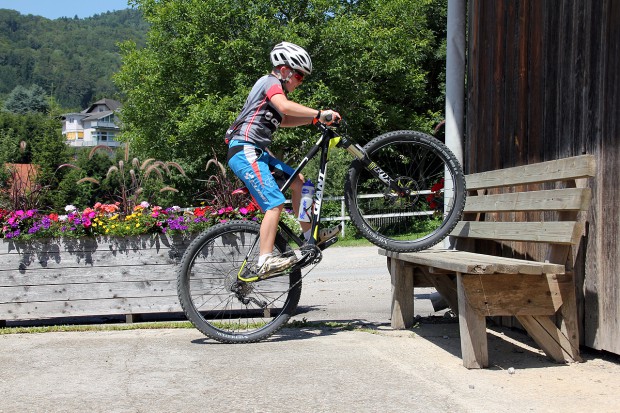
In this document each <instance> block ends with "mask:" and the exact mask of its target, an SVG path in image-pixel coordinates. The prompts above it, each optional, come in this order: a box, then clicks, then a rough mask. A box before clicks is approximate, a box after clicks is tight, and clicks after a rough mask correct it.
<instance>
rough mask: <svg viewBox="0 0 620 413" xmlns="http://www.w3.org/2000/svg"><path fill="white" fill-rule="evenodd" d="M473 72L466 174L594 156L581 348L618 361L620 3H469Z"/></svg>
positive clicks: (582, 252)
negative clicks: (612, 355)
mask: <svg viewBox="0 0 620 413" xmlns="http://www.w3.org/2000/svg"><path fill="white" fill-rule="evenodd" d="M467 70H468V73H467V115H466V124H467V126H466V142H465V148H464V154H465V155H464V158H465V159H464V164H465V170H466V173H473V172H481V171H486V170H492V169H497V168H504V167H509V166H516V165H524V164H529V163H533V162H539V161H544V160H551V159H559V158H564V157H568V156H574V155H580V154H584V153H589V154H593V155H595V156H596V158H597V165H598V172H597V177H596V178H595V179H591V180H589V182H584V183H583V184H584V185H588V186H590V187H592V189H593V202H592V206H591V208H590V211H589V213H588V216H587V222H588V230H587V236H586V238H584V242H583V244H582V247H581V248H580V249H578V250H575V254H576V256H577V257H576V268H575V275H576V278H577V280H578V295H579V296H578V299H579V303H580V312H581V321H582V323H583V324H582V329H583V332H582V341H583V343H584V344H585V345H587V346H589V347H592V348H595V349H602V350H607V351H611V352H614V353H617V354H620V235H619V234H620V212H618V211H619V209H618V205H620V189H619V188H620V185H619V184H618V183H619V182H620V76H619V75H618V73H620V0H584V1H573V0H497V1H485V0H470V1H469V4H468V69H467ZM517 249H518V247H517ZM521 253H528V254H532V255H536V252H532V251H527V252H524V251H521Z"/></svg>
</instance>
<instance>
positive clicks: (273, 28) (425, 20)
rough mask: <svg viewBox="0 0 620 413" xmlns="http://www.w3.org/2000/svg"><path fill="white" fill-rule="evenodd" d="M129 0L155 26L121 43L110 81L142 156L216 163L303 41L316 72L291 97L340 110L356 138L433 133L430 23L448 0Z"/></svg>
mask: <svg viewBox="0 0 620 413" xmlns="http://www.w3.org/2000/svg"><path fill="white" fill-rule="evenodd" d="M133 3H135V4H136V5H137V7H138V9H139V10H140V11H141V12H142V14H143V16H144V17H145V19H146V20H147V21H148V22H149V23H150V30H149V33H148V38H147V46H146V47H145V48H138V47H137V46H136V45H135V44H133V43H131V42H126V43H124V44H123V45H122V47H121V50H122V56H123V66H122V67H121V70H120V72H119V73H117V75H116V76H115V81H116V83H117V84H118V86H119V87H120V89H121V90H122V91H123V92H124V94H125V96H126V98H125V100H124V105H123V111H122V114H121V116H122V120H123V123H124V132H123V135H122V139H124V140H126V141H127V142H131V145H132V148H133V149H134V150H135V151H136V153H138V154H139V155H140V156H141V157H156V158H158V159H170V160H179V161H181V160H182V161H183V163H184V166H185V164H189V165H188V166H187V167H186V171H192V170H195V171H199V170H201V169H204V168H201V167H200V166H199V165H205V164H206V162H207V161H208V159H209V157H210V156H211V154H212V151H213V150H215V152H216V153H217V155H218V156H219V157H220V158H223V157H224V153H225V151H226V147H225V145H224V143H223V135H224V132H225V131H226V129H227V128H228V127H229V125H230V124H231V122H232V121H233V120H234V118H235V116H236V115H237V113H238V111H239V109H240V108H241V106H242V105H243V101H244V100H245V98H246V96H247V93H248V91H249V89H250V88H251V86H252V85H253V83H254V82H255V81H256V79H257V78H258V77H260V76H261V75H263V74H265V73H267V72H268V71H269V70H270V69H271V67H270V63H269V59H268V56H269V51H270V50H271V48H272V47H273V46H274V45H275V44H276V43H278V42H280V41H282V40H287V41H291V42H294V43H297V44H299V45H301V46H303V47H305V48H306V49H307V50H308V51H309V52H310V54H311V56H312V58H313V62H314V67H315V71H314V73H313V74H312V76H309V77H308V78H307V79H306V81H305V83H304V87H302V88H300V89H298V90H297V91H295V93H294V95H292V96H291V97H292V98H293V99H295V100H296V101H299V102H301V103H304V104H306V105H309V106H312V107H335V108H337V109H339V110H340V111H341V113H342V114H343V115H344V116H345V117H347V118H348V119H349V124H350V131H351V133H352V135H353V136H355V137H356V138H359V140H361V141H362V142H363V141H366V140H369V139H371V138H372V137H374V136H376V135H377V134H378V133H381V132H384V131H387V130H393V129H423V130H426V131H430V130H431V128H432V124H433V123H435V122H436V121H437V120H438V119H439V117H440V113H441V111H442V110H443V104H442V103H441V102H440V101H442V99H441V98H440V96H441V94H442V91H440V90H439V87H438V85H437V84H436V83H434V84H432V83H433V82H437V81H438V80H437V79H440V77H439V78H438V77H437V76H436V75H433V76H429V70H431V69H435V68H436V65H432V64H431V63H435V62H436V61H437V60H438V59H443V57H442V56H441V49H440V46H441V40H440V39H439V37H438V36H443V34H442V33H438V30H437V29H436V27H437V24H436V23H437V22H438V21H441V19H443V21H444V22H445V18H444V17H445V1H442V2H440V6H437V5H436V3H435V2H433V1H431V0H368V1H347V0H304V1H298V0H283V1H279V2H272V1H269V0H257V1H252V2H247V1H245V0H184V1H167V2H158V1H154V0H135V1H134V2H133ZM437 10H440V12H439V13H438V12H437ZM442 13H443V16H442V15H441V14H442ZM437 14H440V15H437ZM430 19H432V23H433V24H429V20H430ZM444 24H445V23H444ZM433 28H434V29H433ZM425 65H426V67H425ZM314 133H315V131H314V130H313V129H312V128H296V129H295V130H284V129H282V130H280V131H279V132H278V134H277V137H276V139H275V142H274V150H275V151H277V152H278V154H279V155H280V156H282V157H283V158H284V159H287V158H296V157H297V156H298V154H299V153H300V152H301V151H303V150H305V146H307V143H308V142H312V139H310V137H311V136H314V135H313V134H314ZM194 177H195V176H194Z"/></svg>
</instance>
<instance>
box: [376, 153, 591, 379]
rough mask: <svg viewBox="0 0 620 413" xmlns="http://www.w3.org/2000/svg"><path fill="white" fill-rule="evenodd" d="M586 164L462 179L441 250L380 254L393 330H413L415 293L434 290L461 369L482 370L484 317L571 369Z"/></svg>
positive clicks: (560, 163)
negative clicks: (502, 321) (453, 321)
mask: <svg viewBox="0 0 620 413" xmlns="http://www.w3.org/2000/svg"><path fill="white" fill-rule="evenodd" d="M594 173H595V160H594V157H593V156H591V155H583V156H576V157H572V158H565V159H560V160H555V161H549V162H541V163H537V164H531V165H526V166H519V167H514V168H506V169H500V170H496V171H490V172H483V173H476V174H472V175H467V176H466V181H467V190H468V198H467V202H466V206H465V211H464V214H463V218H462V221H460V222H459V223H458V224H457V226H456V228H455V229H454V230H453V231H452V233H451V237H450V238H449V240H450V245H449V246H446V247H447V248H432V249H428V250H425V251H421V252H415V253H394V252H389V251H386V250H383V249H380V250H379V253H380V254H382V255H385V256H387V257H388V268H389V269H390V273H391V276H392V287H393V288H392V291H393V294H392V327H393V328H397V329H400V328H409V327H411V326H412V324H413V320H414V313H413V289H414V287H429V286H430V287H434V288H436V289H437V291H438V292H439V293H441V294H442V296H443V297H444V299H445V300H446V301H447V302H448V304H449V305H450V307H451V308H452V310H453V311H454V312H455V313H457V314H458V317H459V329H460V336H461V352H462V358H463V365H464V366H465V367H467V368H483V367H487V366H488V364H489V362H488V349H487V338H486V320H485V317H488V316H515V317H516V318H517V320H518V322H519V323H520V324H521V325H522V326H523V328H525V330H526V331H527V332H528V334H529V335H530V336H531V337H532V338H533V339H534V340H535V341H536V343H537V344H538V345H539V346H540V347H541V349H542V350H543V351H544V352H545V353H546V354H547V355H548V356H549V357H551V358H552V359H554V360H555V361H557V362H573V361H579V331H578V330H579V329H578V318H577V304H576V295H575V284H574V280H573V272H572V270H573V256H575V255H576V253H574V252H573V248H575V249H576V248H577V247H578V246H579V243H580V241H581V237H582V235H583V234H584V226H585V225H584V220H585V219H584V215H585V214H580V212H583V211H587V209H588V208H589V205H590V198H591V191H590V189H589V188H587V187H585V186H586V183H587V182H586V178H590V177H592V176H594Z"/></svg>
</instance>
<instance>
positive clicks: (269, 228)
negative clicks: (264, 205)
mask: <svg viewBox="0 0 620 413" xmlns="http://www.w3.org/2000/svg"><path fill="white" fill-rule="evenodd" d="M282 208H283V205H280V206H277V207H275V208H272V209H270V210H268V211H265V217H264V218H263V222H262V223H261V224H260V255H266V254H271V253H272V252H273V246H274V243H275V241H276V233H277V232H278V222H279V221H280V214H281V213H282Z"/></svg>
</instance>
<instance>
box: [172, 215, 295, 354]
mask: <svg viewBox="0 0 620 413" xmlns="http://www.w3.org/2000/svg"><path fill="white" fill-rule="evenodd" d="M259 230H260V226H259V225H258V224H256V223H253V222H248V221H231V222H229V223H226V224H219V225H216V226H214V227H213V228H211V229H210V230H207V231H205V232H204V233H203V234H201V235H200V236H198V237H197V238H196V239H195V240H194V241H193V242H192V243H191V244H190V246H189V247H188V249H187V250H186V252H185V254H184V255H183V259H182V261H181V267H180V269H179V273H178V280H177V289H178V294H179V301H180V303H181V306H182V307H183V310H184V311H185V314H186V316H187V318H188V319H189V320H190V321H191V322H192V323H193V324H194V326H195V327H196V328H197V329H198V330H200V331H201V332H202V333H203V334H205V335H207V336H209V337H211V338H213V339H215V340H218V341H221V342H225V343H247V342H255V341H259V340H263V339H265V338H267V337H269V336H271V335H272V334H274V333H275V332H276V331H278V330H279V329H280V328H281V327H282V326H284V324H285V323H286V322H287V321H288V319H289V318H290V316H291V315H292V314H293V312H294V311H295V308H296V307H297V303H298V302H299V297H300V294H301V281H300V279H301V272H300V271H294V272H292V273H291V274H289V275H286V276H280V277H274V278H269V279H266V280H262V281H257V282H250V283H245V282H240V281H238V280H237V274H238V273H239V271H240V268H241V267H242V265H243V264H244V260H245V258H246V256H247V254H248V251H250V250H251V249H252V248H253V247H254V249H253V252H252V253H251V255H250V259H249V260H248V265H249V264H252V263H253V262H256V258H257V255H258V244H255V241H256V239H257V237H258V234H259ZM286 249H287V246H286V243H285V242H284V240H283V239H282V237H281V236H279V235H278V237H277V239H276V247H275V251H276V252H284V250H286Z"/></svg>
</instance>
